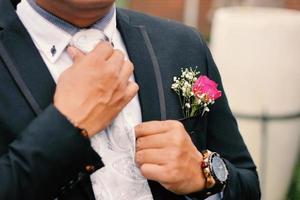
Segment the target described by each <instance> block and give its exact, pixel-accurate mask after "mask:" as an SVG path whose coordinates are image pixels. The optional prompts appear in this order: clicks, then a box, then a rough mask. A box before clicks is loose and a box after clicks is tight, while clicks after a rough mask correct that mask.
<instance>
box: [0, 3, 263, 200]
mask: <svg viewBox="0 0 300 200" xmlns="http://www.w3.org/2000/svg"><path fill="white" fill-rule="evenodd" d="M17 2H18V1H8V0H0V81H1V84H0V199H1V200H23V199H24V200H27V199H30V200H35V199H37V200H46V199H54V198H58V199H72V200H76V199H82V200H93V199H95V198H94V195H93V190H92V187H91V182H90V179H89V175H90V173H92V172H93V171H91V170H87V167H86V166H93V167H94V169H95V170H97V169H99V168H101V167H103V163H102V161H101V158H100V157H99V155H98V154H97V153H96V152H95V151H94V150H93V149H92V148H91V146H90V142H89V140H87V139H85V138H84V137H82V136H81V135H80V134H79V130H77V129H76V128H75V127H74V126H73V125H72V124H70V123H69V121H68V120H67V119H66V118H65V117H64V116H63V115H62V114H61V113H59V112H58V111H57V110H56V109H55V107H54V106H53V104H52V99H53V95H54V92H55V83H54V81H53V79H52V77H51V75H50V73H49V71H48V69H47V67H46V65H45V63H44V62H43V60H42V58H41V56H40V54H39V52H38V50H37V49H36V47H35V46H34V44H33V41H32V39H31V38H30V36H29V34H28V32H27V31H26V29H25V28H24V26H23V25H22V23H21V22H20V20H19V19H18V16H17V15H16V13H15V4H16V3H17ZM117 24H118V29H119V30H120V32H121V34H122V37H123V39H124V42H125V45H126V48H127V50H128V53H129V56H130V59H131V61H132V62H133V63H134V66H135V71H134V75H135V79H136V81H137V83H138V84H139V86H140V91H139V99H140V103H141V109H142V119H143V121H149V120H166V119H176V120H179V119H181V121H182V122H183V123H184V125H185V128H186V130H187V131H188V133H189V134H190V136H191V138H192V140H193V142H194V144H195V146H196V147H197V148H198V149H199V150H204V149H210V150H212V151H216V152H218V153H220V154H221V156H223V157H224V158H225V162H226V164H227V167H228V170H229V180H228V183H227V187H226V189H225V191H224V199H228V200H229V199H237V200H241V199H248V200H255V199H259V198H260V189H259V183H258V176H257V172H256V167H255V165H254V163H253V161H252V159H251V156H250V155H249V153H248V150H247V148H246V146H245V144H244V142H243V139H242V137H241V135H240V133H239V131H238V127H237V123H236V120H235V118H234V117H233V115H232V113H231V111H230V108H229V106H228V102H227V99H226V95H225V93H224V90H223V86H222V83H221V78H220V75H219V72H218V69H217V67H216V65H215V63H214V61H213V59H212V56H211V54H210V51H209V49H208V48H207V46H206V44H205V42H204V41H203V39H202V37H201V36H200V34H199V33H198V32H197V31H195V30H193V29H191V28H188V27H186V26H184V25H181V24H179V23H175V22H171V21H168V20H162V19H158V18H155V17H150V16H147V15H144V14H141V13H136V12H132V11H128V10H122V9H118V10H117ZM185 66H187V67H188V66H192V67H193V66H199V70H200V71H201V73H202V74H205V75H207V76H208V77H209V78H211V79H212V80H214V81H216V82H217V83H218V84H219V88H220V89H221V90H222V92H223V96H222V97H221V98H220V99H219V100H217V101H216V103H215V104H214V105H213V106H212V107H211V111H210V112H209V113H207V114H206V115H205V116H203V117H202V116H196V117H191V118H185V119H183V116H182V112H181V108H180V104H179V101H178V97H177V96H176V94H175V93H174V92H173V91H172V90H171V89H170V87H171V84H172V81H173V76H176V75H178V74H180V70H181V68H182V67H185ZM90 169H91V167H90ZM149 184H150V187H151V191H152V194H153V196H154V199H155V200H166V199H170V200H176V199H185V197H184V196H180V195H175V194H173V193H172V192H169V191H167V190H166V189H164V188H163V187H162V186H161V185H160V184H158V183H156V182H153V181H149ZM193 198H194V199H202V196H201V192H200V193H199V194H193Z"/></svg>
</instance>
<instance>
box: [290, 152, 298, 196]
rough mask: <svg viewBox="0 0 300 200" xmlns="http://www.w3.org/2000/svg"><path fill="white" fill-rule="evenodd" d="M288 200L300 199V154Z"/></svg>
mask: <svg viewBox="0 0 300 200" xmlns="http://www.w3.org/2000/svg"><path fill="white" fill-rule="evenodd" d="M287 199H288V200H299V199H300V156H299V158H298V164H297V166H296V168H295V172H294V177H293V181H292V184H291V187H290V191H289V193H288V198H287Z"/></svg>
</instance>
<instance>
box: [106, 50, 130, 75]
mask: <svg viewBox="0 0 300 200" xmlns="http://www.w3.org/2000/svg"><path fill="white" fill-rule="evenodd" d="M124 62H125V55H124V53H123V52H122V51H120V50H118V49H116V50H114V51H113V53H112V55H111V57H110V58H109V59H108V60H107V63H108V64H109V66H110V67H113V68H114V69H113V70H116V71H118V72H119V71H120V70H121V69H122V68H123V65H124ZM127 80H128V79H127ZM127 80H126V81H127Z"/></svg>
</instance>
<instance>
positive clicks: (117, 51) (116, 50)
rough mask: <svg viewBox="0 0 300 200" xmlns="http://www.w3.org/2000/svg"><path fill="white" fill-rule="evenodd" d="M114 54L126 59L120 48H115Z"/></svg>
mask: <svg viewBox="0 0 300 200" xmlns="http://www.w3.org/2000/svg"><path fill="white" fill-rule="evenodd" d="M114 56H117V57H119V58H120V59H125V55H124V53H123V52H122V51H121V50H119V49H115V50H114Z"/></svg>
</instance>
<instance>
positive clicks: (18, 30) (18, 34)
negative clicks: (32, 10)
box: [0, 0, 55, 114]
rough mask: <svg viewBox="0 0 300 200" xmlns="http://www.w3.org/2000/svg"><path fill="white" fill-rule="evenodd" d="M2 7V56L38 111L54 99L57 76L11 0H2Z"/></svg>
mask: <svg viewBox="0 0 300 200" xmlns="http://www.w3.org/2000/svg"><path fill="white" fill-rule="evenodd" d="M0 8H1V12H0V13H1V14H0V19H1V21H0V25H1V26H2V27H3V30H2V31H1V38H0V41H1V45H0V50H1V55H2V57H3V58H2V59H3V61H4V62H5V64H6V65H7V67H8V70H9V71H10V73H11V74H12V76H13V78H14V80H15V81H16V83H17V85H18V86H19V88H20V90H21V92H22V93H23V95H24V97H25V98H26V99H27V101H28V102H29V104H30V105H31V107H33V110H34V111H35V113H36V114H39V112H41V111H42V110H43V109H45V108H46V107H47V106H48V105H49V104H50V103H51V102H52V99H53V94H54V91H55V83H54V80H53V79H52V76H51V75H50V73H49V71H48V68H47V67H46V65H45V63H44V62H43V60H42V58H41V56H40V54H39V52H38V50H37V49H36V47H35V45H34V43H33V42H32V39H31V38H30V35H29V34H28V32H27V31H26V29H25V28H24V26H23V25H22V23H21V21H20V20H19V18H18V16H17V15H16V13H15V10H14V8H13V7H12V5H11V4H10V2H9V1H7V0H0ZM34 104H35V105H34Z"/></svg>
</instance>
